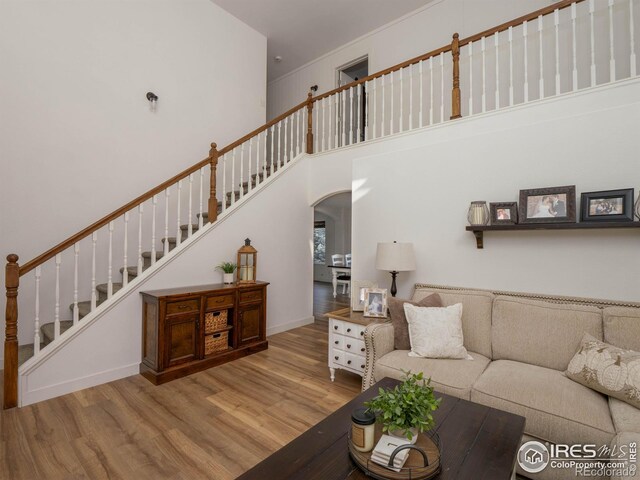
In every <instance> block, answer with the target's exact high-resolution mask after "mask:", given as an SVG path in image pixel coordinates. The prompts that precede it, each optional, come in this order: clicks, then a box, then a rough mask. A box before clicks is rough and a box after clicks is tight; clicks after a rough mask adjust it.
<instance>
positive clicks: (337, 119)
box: [333, 92, 341, 148]
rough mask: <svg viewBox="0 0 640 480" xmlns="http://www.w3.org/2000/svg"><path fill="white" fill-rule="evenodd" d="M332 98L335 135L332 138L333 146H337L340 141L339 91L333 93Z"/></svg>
mask: <svg viewBox="0 0 640 480" xmlns="http://www.w3.org/2000/svg"><path fill="white" fill-rule="evenodd" d="M333 99H334V107H333V110H334V113H335V115H334V118H335V135H334V140H333V148H338V146H339V141H340V128H341V127H340V92H338V93H334V94H333Z"/></svg>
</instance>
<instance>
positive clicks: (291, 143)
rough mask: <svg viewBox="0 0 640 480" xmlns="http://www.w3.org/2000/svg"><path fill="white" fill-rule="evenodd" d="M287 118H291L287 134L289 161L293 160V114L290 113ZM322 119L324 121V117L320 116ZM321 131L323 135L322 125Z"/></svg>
mask: <svg viewBox="0 0 640 480" xmlns="http://www.w3.org/2000/svg"><path fill="white" fill-rule="evenodd" d="M288 118H290V119H291V120H290V121H289V123H290V124H291V126H290V128H291V132H290V135H289V161H291V160H293V158H294V155H293V142H294V139H295V137H294V136H293V121H294V119H295V117H294V115H293V114H291V115H290V116H289V117H288ZM322 121H323V122H324V117H323V118H322ZM322 133H323V135H324V127H323V128H322Z"/></svg>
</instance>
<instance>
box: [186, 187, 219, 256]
mask: <svg viewBox="0 0 640 480" xmlns="http://www.w3.org/2000/svg"><path fill="white" fill-rule="evenodd" d="M181 198H182V180H178V207H177V215H176V216H177V217H178V218H177V219H176V247H179V246H180V244H181V243H182V229H181V228H180V226H181V225H180V200H181ZM216 208H217V207H216Z"/></svg>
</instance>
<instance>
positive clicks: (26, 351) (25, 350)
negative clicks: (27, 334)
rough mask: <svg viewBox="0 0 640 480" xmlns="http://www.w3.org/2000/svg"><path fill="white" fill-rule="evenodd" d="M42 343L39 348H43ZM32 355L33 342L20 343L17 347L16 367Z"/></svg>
mask: <svg viewBox="0 0 640 480" xmlns="http://www.w3.org/2000/svg"><path fill="white" fill-rule="evenodd" d="M44 346H45V345H44V343H41V344H40V349H42V348H44ZM31 357H33V343H29V344H27V345H20V346H19V347H18V367H19V366H20V365H22V364H23V363H24V362H26V361H27V360H29V359H30V358H31Z"/></svg>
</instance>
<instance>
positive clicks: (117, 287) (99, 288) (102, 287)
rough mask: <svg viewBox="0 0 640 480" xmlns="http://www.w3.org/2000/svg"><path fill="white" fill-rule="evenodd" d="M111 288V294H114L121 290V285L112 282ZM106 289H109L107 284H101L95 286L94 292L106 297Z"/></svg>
mask: <svg viewBox="0 0 640 480" xmlns="http://www.w3.org/2000/svg"><path fill="white" fill-rule="evenodd" d="M112 286H113V293H116V292H117V291H118V290H120V289H121V288H122V284H121V283H116V282H113V284H112ZM108 287H109V284H107V283H101V284H100V285H97V286H96V290H97V291H98V293H104V294H105V295H106V294H107V290H108Z"/></svg>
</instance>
